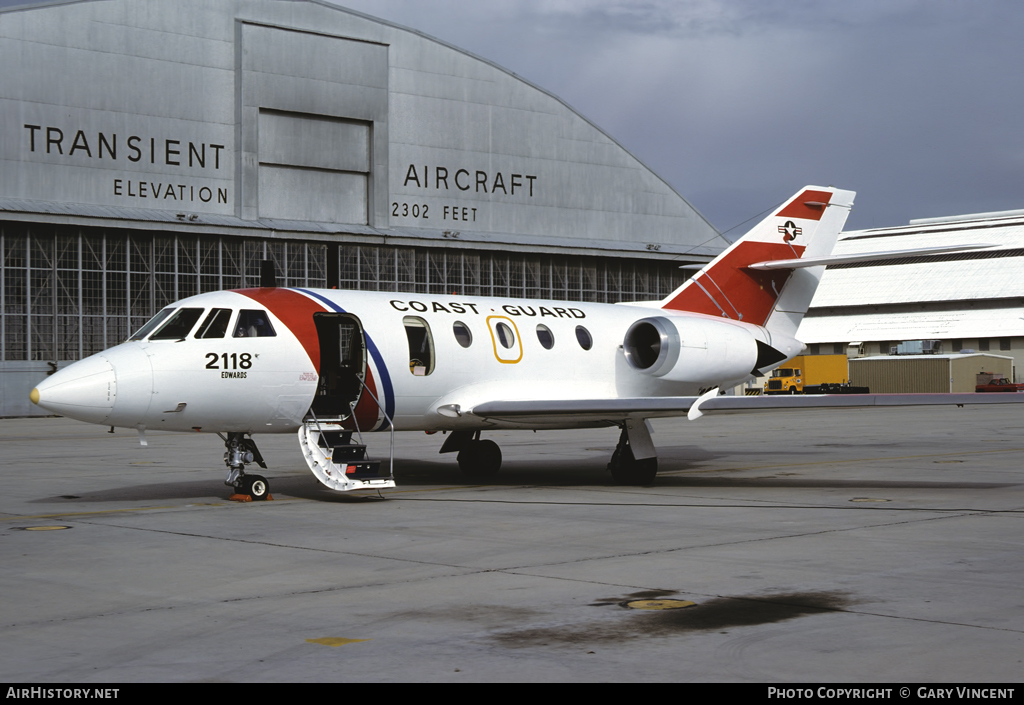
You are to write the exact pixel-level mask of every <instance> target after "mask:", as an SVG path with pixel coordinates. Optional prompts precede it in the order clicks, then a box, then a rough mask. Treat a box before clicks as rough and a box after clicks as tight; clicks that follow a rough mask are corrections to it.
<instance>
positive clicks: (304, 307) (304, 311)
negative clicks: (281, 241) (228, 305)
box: [235, 288, 380, 430]
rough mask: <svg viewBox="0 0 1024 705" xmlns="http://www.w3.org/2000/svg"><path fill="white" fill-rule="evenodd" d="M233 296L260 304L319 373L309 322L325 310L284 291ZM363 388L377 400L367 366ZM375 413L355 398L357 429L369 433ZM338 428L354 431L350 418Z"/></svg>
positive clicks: (316, 341) (369, 402)
mask: <svg viewBox="0 0 1024 705" xmlns="http://www.w3.org/2000/svg"><path fill="white" fill-rule="evenodd" d="M235 293H236V294H242V295H243V296H248V297H249V298H250V299H252V300H253V301H256V302H258V303H260V304H262V305H263V306H265V307H266V308H267V310H268V311H270V312H271V313H273V314H274V315H275V316H277V317H278V318H279V319H280V320H281V322H282V323H284V324H285V325H286V326H288V330H290V331H291V332H292V333H294V334H295V337H296V338H297V339H298V341H299V342H300V343H301V344H302V347H303V348H304V349H305V350H306V354H307V355H309V359H310V361H311V362H312V363H313V367H314V369H316V372H317V374H320V336H319V334H318V333H317V331H316V324H315V323H314V322H313V314H314V313H322V312H324V311H326V310H327V309H326V308H325V307H324V306H323V305H321V304H319V303H317V302H316V301H315V300H314V299H311V298H309V297H308V296H304V295H302V294H300V293H298V292H295V291H290V290H288V289H269V288H268V289H236V290H235ZM366 388H367V389H369V390H370V392H371V393H372V394H373V395H374V396H376V397H377V398H378V399H379V398H380V394H379V393H378V392H377V383H376V380H375V379H374V378H373V370H372V369H371V368H370V367H369V365H367V368H366ZM379 413H380V412H379V409H378V407H377V402H375V401H374V400H373V399H372V398H371V397H370V395H369V394H363V395H362V396H361V397H360V398H359V402H358V403H357V404H356V409H355V418H356V421H358V422H359V428H361V429H363V430H369V429H371V428H373V427H374V426H376V425H377V421H378V420H379ZM342 426H343V427H344V428H347V429H355V425H354V424H353V420H352V418H351V417H349V418H348V419H347V420H345V421H344V422H343V424H342Z"/></svg>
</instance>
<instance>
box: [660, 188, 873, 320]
mask: <svg viewBox="0 0 1024 705" xmlns="http://www.w3.org/2000/svg"><path fill="white" fill-rule="evenodd" d="M854 195H855V194H854V192H853V191H842V190H840V189H836V188H831V187H829V188H823V187H819V186H807V187H806V188H804V189H801V191H800V192H799V193H797V194H796V195H795V196H794V197H793V198H791V199H789V200H788V201H787V202H786V203H785V204H784V205H783V206H781V207H780V208H778V209H777V210H776V211H775V212H774V213H772V214H771V215H770V216H768V217H767V218H765V219H764V220H762V221H761V222H760V223H758V224H757V225H756V226H755V227H754V228H753V229H752V230H751V231H750V232H748V233H747V234H746V235H744V236H743V237H742V238H740V239H739V240H737V241H736V242H734V243H733V244H732V245H731V246H730V247H729V248H728V249H727V250H726V251H725V252H723V253H722V254H721V255H719V256H718V257H717V258H716V259H715V260H714V261H713V262H711V263H710V264H708V265H707V266H706V267H704V268H703V269H701V270H700V271H699V272H698V273H697V274H695V275H694V276H693V278H692V279H690V280H688V281H687V282H686V283H685V284H683V285H682V286H681V287H679V288H678V289H677V290H676V291H674V292H673V293H672V294H671V295H669V297H668V298H666V299H665V300H664V301H663V302H662V304H661V306H662V308H666V309H674V310H678V311H691V312H693V313H706V314H709V315H712V316H722V317H724V318H731V319H733V320H739V321H743V322H745V323H753V324H754V325H762V326H765V327H766V328H768V329H769V330H770V331H771V332H773V333H774V332H778V333H783V334H786V335H788V336H790V337H795V334H796V329H797V327H798V326H799V325H800V321H801V319H802V318H803V316H804V314H805V313H806V312H807V307H808V306H809V305H810V303H811V297H813V296H814V290H815V289H816V288H817V286H818V282H819V281H820V280H821V275H822V272H823V271H824V269H825V268H824V267H823V266H821V267H804V268H797V269H773V270H753V269H748V267H749V266H750V265H752V264H757V263H759V262H766V261H772V260H791V259H800V258H803V257H823V256H827V255H829V254H831V252H832V248H833V246H834V245H835V243H836V239H837V238H838V237H839V232H840V231H841V230H842V229H843V225H844V224H845V223H846V218H847V216H848V215H849V214H850V208H851V207H852V206H853V197H854Z"/></svg>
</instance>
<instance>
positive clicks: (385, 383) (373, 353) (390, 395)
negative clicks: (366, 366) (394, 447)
mask: <svg viewBox="0 0 1024 705" xmlns="http://www.w3.org/2000/svg"><path fill="white" fill-rule="evenodd" d="M295 291H301V292H302V293H303V294H306V295H307V296H312V297H313V298H314V299H316V300H317V301H320V302H321V303H323V304H324V305H325V306H328V307H330V308H331V309H333V310H334V311H335V312H336V313H348V311H346V310H345V309H343V308H342V307H341V306H339V305H338V304H336V303H334V302H333V301H331V300H330V299H328V298H327V297H326V296H321V295H320V294H318V293H316V292H315V291H310V290H309V289H295ZM363 335H364V336H365V338H366V349H367V350H368V351H369V352H370V357H372V358H373V363H374V364H375V365H376V366H377V372H379V373H380V383H381V386H382V387H384V413H385V414H387V418H385V419H384V425H383V426H381V427H380V429H379V430H381V431H386V430H387V428H388V426H389V425H390V424H389V423H388V419H393V418H395V389H394V387H393V386H392V385H391V375H390V374H389V373H388V368H387V366H386V365H385V364H384V358H383V357H382V356H381V354H380V350H378V349H377V345H376V344H375V343H374V342H373V338H371V337H370V334H369V333H367V332H366V329H365V328H364V329H363Z"/></svg>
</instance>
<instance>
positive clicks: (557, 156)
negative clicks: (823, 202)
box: [0, 0, 728, 416]
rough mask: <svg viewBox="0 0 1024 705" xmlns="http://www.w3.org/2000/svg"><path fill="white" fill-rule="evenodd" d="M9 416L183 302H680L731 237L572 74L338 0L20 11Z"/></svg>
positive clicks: (6, 246) (11, 163)
mask: <svg viewBox="0 0 1024 705" xmlns="http://www.w3.org/2000/svg"><path fill="white" fill-rule="evenodd" d="M0 66H3V69H4V75H3V79H2V82H0V116H2V118H3V119H2V121H0V134H2V138H0V251H2V253H3V263H2V267H0V297H2V300H0V373H2V374H0V378H2V393H3V400H2V402H0V415H6V416H10V415H21V414H31V413H34V407H32V405H31V404H30V403H29V401H28V399H27V395H28V392H29V390H30V389H31V388H32V386H33V385H34V384H36V383H37V382H38V380H39V378H40V377H42V376H43V375H44V374H46V373H47V372H48V371H50V370H53V369H56V368H57V367H58V366H61V365H62V364H64V363H65V362H66V361H71V360H76V359H80V358H82V357H85V356H87V355H90V354H92V353H95V352H98V351H100V350H102V349H104V348H106V347H109V346H111V345H114V344H116V343H118V342H120V341H122V340H124V339H126V338H127V336H128V335H129V334H130V333H131V332H132V331H133V330H134V329H136V328H138V327H139V326H141V325H142V324H143V323H144V322H145V321H146V320H147V319H148V318H149V317H150V316H151V315H153V314H154V313H155V312H156V311H157V310H159V309H160V308H162V307H164V306H166V305H167V304H168V303H170V302H172V301H175V300H177V299H180V298H183V297H185V296H189V295H192V294H195V293H199V292H205V291H211V290H218V289H230V288H239V287H246V286H253V285H256V284H257V283H258V277H259V264H260V261H261V260H262V259H264V258H265V257H266V258H270V259H273V260H275V262H276V263H277V267H278V271H279V273H280V274H279V276H280V278H283V279H284V282H285V283H286V284H287V285H289V286H291V285H300V286H321V287H323V286H326V287H331V286H337V287H339V288H359V289H371V290H383V291H419V292H434V293H437V292H449V293H451V292H460V293H464V294H469V295H472V294H481V295H501V296H522V297H535V298H536V297H544V298H554V299H568V300H579V301H618V300H638V299H655V298H660V297H663V296H665V295H667V294H668V293H670V292H671V291H672V290H673V289H675V288H676V287H677V286H678V285H679V284H681V283H682V281H683V279H684V278H685V275H684V274H683V273H682V272H681V271H680V269H679V266H680V265H682V264H690V263H701V262H707V261H709V260H710V259H711V258H712V257H713V256H714V255H716V254H717V253H718V252H720V251H721V250H722V249H724V248H725V247H726V246H727V245H728V242H727V241H726V240H724V239H723V238H722V237H721V236H720V235H719V233H718V232H717V231H716V230H715V229H714V228H713V227H712V226H711V225H710V224H709V223H708V222H707V221H706V220H705V219H704V218H703V217H702V216H701V215H700V214H699V213H698V212H697V211H696V210H695V209H694V208H693V207H692V206H690V204H689V203H687V202H686V200H685V199H683V198H682V197H681V196H680V195H679V194H678V193H676V192H675V191H674V190H673V189H672V187H670V186H669V185H668V184H666V183H665V182H664V181H663V180H662V179H661V178H659V177H658V176H657V175H656V174H654V173H652V172H651V171H650V170H649V169H648V168H647V167H645V166H644V165H643V164H642V163H640V162H639V161H638V160H637V159H636V158H635V157H634V156H632V155H631V154H630V153H629V152H628V151H626V150H625V149H624V148H623V147H622V146H620V145H619V144H617V143H616V142H615V140H614V139H612V138H611V137H609V136H608V135H607V134H605V133H604V132H602V131H601V130H600V128H598V127H596V126H595V125H593V124H592V123H590V122H589V121H588V120H587V119H586V118H584V117H582V116H581V115H579V114H578V113H576V112H575V111H574V110H572V109H571V108H570V107H569V106H567V105H566V104H565V103H563V102H562V101H561V100H560V99H559V98H557V97H556V96H553V95H551V94H550V93H547V92H546V91H544V90H542V89H540V88H538V87H537V86H534V85H532V84H530V83H528V82H527V81H525V80H523V79H522V78H520V77H518V76H516V75H514V74H512V73H510V72H509V71H506V70H504V69H502V68H501V67H499V66H496V65H495V64H493V63H491V62H489V61H487V60H485V59H481V58H479V57H476V56H472V55H470V54H468V53H466V52H464V51H461V50H459V49H457V48H455V47H452V46H449V45H447V44H445V43H443V42H441V41H438V40H436V39H432V38H430V37H427V36H424V35H423V34H421V33H419V32H416V31H415V30H411V29H407V28H403V27H399V26H396V25H393V24H390V23H387V22H384V21H381V20H378V19H375V18H372V17H368V16H366V15H362V14H360V13H356V12H352V11H349V10H345V9H343V8H340V7H338V6H335V5H332V4H329V3H326V2H318V1H316V0H298V1H294V0H177V1H176V2H173V3H168V2H163V1H162V0H104V1H102V2H101V1H97V0H85V1H79V2H48V3H39V4H35V5H28V6H21V7H19V8H13V9H6V10H3V11H0Z"/></svg>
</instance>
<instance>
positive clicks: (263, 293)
mask: <svg viewBox="0 0 1024 705" xmlns="http://www.w3.org/2000/svg"><path fill="white" fill-rule="evenodd" d="M235 293H236V294H241V295H242V296H248V297H249V298H250V299H252V300H253V301H256V302H257V303H259V304H261V305H263V306H265V307H266V308H267V310H268V311H270V312H271V313H272V314H274V315H275V316H277V317H278V319H280V320H281V322H282V323H284V324H285V325H286V326H288V330H290V331H291V332H292V334H293V335H294V336H295V337H296V338H297V339H298V341H299V343H301V344H302V347H303V348H304V349H305V350H306V354H307V355H309V359H310V362H312V363H313V369H315V370H316V371H317V373H318V374H319V372H320V337H319V336H318V335H317V332H316V324H314V323H313V314H314V313H320V312H321V311H324V310H325V309H324V307H323V306H321V305H320V304H319V303H317V302H316V301H314V300H313V299H311V298H309V297H308V296H303V295H302V294H299V293H297V292H294V291H289V290H288V289H276V288H275V289H272V288H266V289H235Z"/></svg>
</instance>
